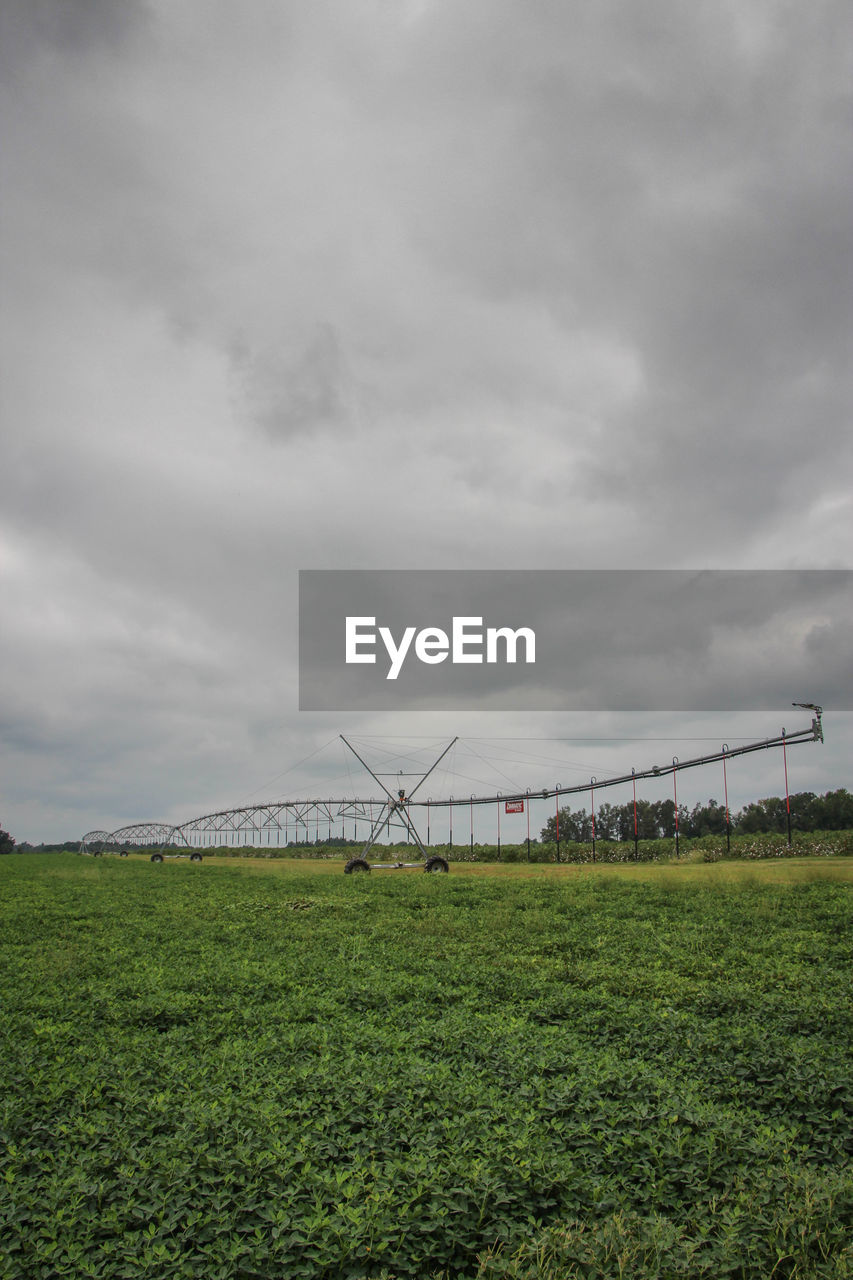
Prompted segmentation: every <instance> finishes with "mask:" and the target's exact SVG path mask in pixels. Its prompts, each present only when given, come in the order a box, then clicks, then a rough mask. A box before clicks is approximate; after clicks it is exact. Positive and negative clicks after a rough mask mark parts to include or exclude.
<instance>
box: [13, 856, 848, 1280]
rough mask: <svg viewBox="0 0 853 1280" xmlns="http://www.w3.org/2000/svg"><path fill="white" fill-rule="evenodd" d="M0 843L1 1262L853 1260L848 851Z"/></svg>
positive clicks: (404, 1267) (362, 1268)
mask: <svg viewBox="0 0 853 1280" xmlns="http://www.w3.org/2000/svg"><path fill="white" fill-rule="evenodd" d="M341 866H342V864H341V863H337V864H334V863H330V862H323V863H317V864H311V863H307V862H305V861H300V862H295V861H284V860H282V861H278V862H269V861H267V862H264V861H260V860H259V861H257V862H254V861H248V860H247V861H246V862H235V861H228V860H225V859H223V860H221V861H217V860H206V861H205V862H204V863H203V864H201V865H199V866H195V865H191V864H190V863H188V862H185V861H181V862H177V861H176V862H169V861H167V862H165V863H163V864H159V865H156V864H151V863H150V862H149V861H147V859H142V858H134V857H130V858H127V859H118V858H106V857H105V858H101V859H89V858H83V857H77V856H74V855H56V856H52V855H41V856H34V855H30V856H18V855H12V856H7V857H5V858H3V859H2V860H0V929H2V933H0V961H1V963H0V1029H2V1045H3V1059H2V1066H3V1078H2V1079H3V1083H2V1109H1V1110H0V1117H1V1118H0V1187H1V1188H2V1192H1V1193H0V1277H2V1280H39V1278H44V1280H48V1278H50V1280H53V1278H54V1277H57V1278H58V1277H73V1278H74V1280H80V1278H83V1277H99V1278H104V1280H123V1278H127V1280H136V1278H137V1277H149V1278H150V1280H173V1278H174V1280H184V1278H186V1280H190V1277H193V1278H197V1280H231V1278H232V1277H233V1278H234V1280H238V1278H240V1280H242V1278H246V1280H249V1278H250V1277H254V1278H255V1280H290V1278H291V1277H311V1278H316V1280H321V1278H326V1280H333V1278H339V1280H343V1278H344V1277H353V1278H355V1277H377V1278H379V1277H385V1278H386V1280H389V1278H390V1277H392V1276H393V1277H417V1278H418V1280H426V1278H427V1277H438V1276H445V1277H460V1278H461V1277H471V1278H473V1277H479V1278H480V1280H487V1278H488V1280H496V1278H497V1277H514V1278H517V1280H521V1278H522V1277H523V1278H524V1280H534V1277H536V1278H544V1277H549V1278H551V1277H552V1278H553V1280H558V1278H559V1280H571V1278H572V1277H601V1278H602V1280H603V1278H605V1277H607V1278H608V1280H609V1278H611V1277H624V1278H625V1280H628V1278H630V1280H652V1278H655V1280H658V1278H666V1277H676V1276H678V1277H708V1278H709V1280H712V1278H713V1280H717V1278H719V1277H739V1278H740V1280H757V1278H764V1277H767V1278H769V1277H773V1278H774V1280H775V1278H781V1277H797V1278H798V1280H807V1278H810V1277H814V1278H815V1280H816V1278H818V1277H821V1278H823V1277H827V1278H829V1277H832V1278H833V1280H841V1278H842V1277H848V1276H851V1275H853V1171H851V1154H853V1017H851V1012H852V1010H851V1005H852V1004H853V981H851V978H853V929H851V923H853V911H851V905H853V879H851V872H853V862H851V860H850V859H846V860H844V859H822V860H820V861H819V862H818V861H814V862H811V863H810V862H806V861H796V860H792V861H785V862H775V863H750V864H748V865H745V866H744V865H739V864H736V863H728V862H720V863H716V864H713V865H701V864H699V865H695V866H679V867H667V866H641V865H638V866H631V867H618V866H604V867H600V868H593V867H579V866H572V867H565V866H561V867H557V866H554V865H550V866H547V865H525V864H523V863H521V864H516V865H513V866H502V867H494V866H491V867H490V866H484V865H472V866H469V867H459V866H454V867H453V868H452V870H451V873H450V874H449V875H438V876H427V875H424V874H423V873H421V872H419V871H412V872H384V873H383V872H377V871H374V872H372V873H371V874H370V875H364V874H362V875H360V876H359V875H354V876H344V875H343V874H342V873H341Z"/></svg>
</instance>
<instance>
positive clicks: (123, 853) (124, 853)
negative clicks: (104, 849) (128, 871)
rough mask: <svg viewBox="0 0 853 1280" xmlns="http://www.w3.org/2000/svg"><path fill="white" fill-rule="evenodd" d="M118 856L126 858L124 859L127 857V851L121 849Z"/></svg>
mask: <svg viewBox="0 0 853 1280" xmlns="http://www.w3.org/2000/svg"><path fill="white" fill-rule="evenodd" d="M118 856H119V857H120V858H126V857H127V849H122V851H121V853H120V854H119V855H118Z"/></svg>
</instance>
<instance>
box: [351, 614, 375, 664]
mask: <svg viewBox="0 0 853 1280" xmlns="http://www.w3.org/2000/svg"><path fill="white" fill-rule="evenodd" d="M375 625H376V619H375V618H347V632H346V636H347V662H375V661H376V654H375V653H359V652H358V646H359V645H360V644H376V633H375V632H370V633H369V634H365V635H360V634H359V630H358V629H359V627H360V626H375Z"/></svg>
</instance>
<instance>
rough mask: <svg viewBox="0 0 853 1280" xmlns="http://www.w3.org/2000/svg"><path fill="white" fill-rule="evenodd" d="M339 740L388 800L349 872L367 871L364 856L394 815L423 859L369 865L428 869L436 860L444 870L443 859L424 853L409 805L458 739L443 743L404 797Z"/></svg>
mask: <svg viewBox="0 0 853 1280" xmlns="http://www.w3.org/2000/svg"><path fill="white" fill-rule="evenodd" d="M340 737H341V742H343V743H344V744H345V745H346V746H347V747H349V749H350V751H351V752H352V753H353V755H354V756H355V758H356V760H357V761H358V762H359V764H361V765H363V766H364V768H365V769H366V770H367V772H368V773H369V774H370V776H371V778H373V780H374V782H378V783H379V785H380V787H381V788H382V790H383V791H384V792H385V794H386V796H387V797H388V799H387V800H386V801H385V803H384V805H383V806H382V809H381V810H380V813H379V816H378V818H376V819H375V820H374V822H373V825H372V826H371V828H370V835H369V836H368V837H367V842H366V844H365V846H364V848H363V849H362V851H361V857H360V858H357V859H356V858H354V859H351V860H350V862H349V863H347V867H348V868H349V869H350V870H352V869H354V867H353V865H352V864H353V863H360V864H361V867H362V868H367V869H368V870H369V869H370V865H371V864H369V863H368V862H367V855H368V854H369V853H370V850H371V849H372V848H373V846H374V845H375V844H376V841H377V840H378V839H379V833H380V831H381V830H382V827H383V826H384V824H385V823H389V824H390V822H391V819H392V818H393V817H394V816H395V815H398V816H399V817H400V818H401V819H402V824H403V826H405V828H406V831H407V832H408V833H409V835H410V836H412V837H413V838H414V841H415V843H416V845H417V846H418V848H419V849H420V851H421V853H422V854H423V858H424V861H423V864H421V863H419V862H374V863H373V864H372V865H373V866H375V867H388V868H392V867H393V868H397V867H418V866H421V865H424V866H429V864H430V862H431V861H438V862H441V864H442V866H441V868H439V869H440V870H447V864H446V863H445V862H444V860H443V859H435V860H433V859H430V856H429V854H428V853H427V850H426V847H425V846H424V842H423V841H422V840H421V838H420V836H419V834H418V831H417V828H416V827H415V824H414V822H412V817H411V814H410V812H409V802H410V801H411V799H412V797H413V796H414V794H415V792H416V791H419V790H420V788H421V787H422V786H423V784H424V783H425V782H426V780H427V778H428V777H429V775H430V774H431V773H432V771H433V770H434V769H435V768H436V767H437V766H438V765H439V764H440V763H441V761H442V760H443V759H444V757H445V756H446V755H447V753H448V751H449V750H450V748H451V747H452V746H454V745H455V744H456V743H457V742H458V741H459V739H458V738H454V739H453V741H452V742H449V743H448V744H447V746H446V747H445V748H444V750H443V751H442V752H441V755H439V756H438V757H437V758H436V759H435V760H434V761H433V763H432V764H431V765H430V767H429V768H428V769H427V771H426V773H424V774H422V776H421V778H420V781H419V782H418V783H417V784H416V785H415V786H414V787H413V788H412V790H411V791H410V792H409V794H408V795H406V792H405V790H404V789H402V788H401V789H400V790H399V791H398V792H397V794H396V796H395V795H394V793H393V792H392V791H389V790H388V788H387V787H386V785H385V783H384V782H383V781H382V779H381V778H380V777H379V776H378V774H376V773H374V771H373V770H372V769H371V767H370V765H369V764H368V763H367V761H366V760H363V759H362V758H361V756H360V755H359V754H358V752H357V751H356V749H355V747H354V746H353V745H352V743H351V742H347V740H346V738H345V737H344V735H343V734H341V735H340Z"/></svg>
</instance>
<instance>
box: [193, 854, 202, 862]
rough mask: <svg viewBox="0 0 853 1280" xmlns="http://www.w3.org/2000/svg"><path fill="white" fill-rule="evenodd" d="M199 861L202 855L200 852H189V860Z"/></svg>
mask: <svg viewBox="0 0 853 1280" xmlns="http://www.w3.org/2000/svg"><path fill="white" fill-rule="evenodd" d="M201 861H202V857H201V854H200V853H191V854H190V862H201Z"/></svg>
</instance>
